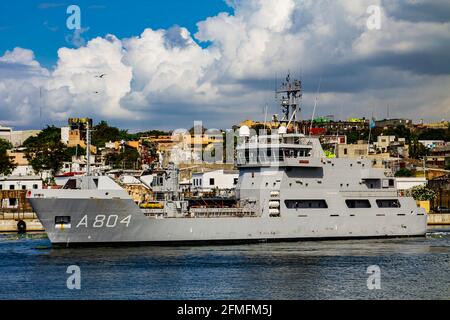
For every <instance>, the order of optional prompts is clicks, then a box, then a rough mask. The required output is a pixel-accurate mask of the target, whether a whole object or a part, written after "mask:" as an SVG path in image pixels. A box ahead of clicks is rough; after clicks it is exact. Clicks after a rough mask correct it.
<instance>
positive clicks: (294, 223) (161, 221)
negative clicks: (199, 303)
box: [30, 198, 426, 247]
mask: <svg viewBox="0 0 450 320" xmlns="http://www.w3.org/2000/svg"><path fill="white" fill-rule="evenodd" d="M30 202H31V204H32V206H33V208H34V209H35V211H36V213H37V215H38V216H39V219H40V220H41V222H42V224H43V226H44V228H45V230H46V233H47V234H48V237H49V239H50V241H51V242H52V244H53V245H55V246H64V247H68V246H87V245H89V246H109V245H137V244H145V245H196V244H199V245H200V244H224V243H227V244H234V243H236V244H237V243H258V242H280V241H300V240H330V239H363V238H387V237H415V236H424V235H425V234H426V215H425V214H423V213H422V211H420V213H418V211H417V210H411V211H409V208H408V209H406V208H404V209H403V210H401V211H395V210H389V209H388V210H384V212H383V211H380V210H379V209H378V210H376V209H355V210H352V211H351V212H348V211H346V212H336V211H333V210H331V209H326V210H304V211H303V210H302V211H301V212H297V211H295V212H290V213H289V214H283V215H281V216H280V217H267V216H266V217H265V216H263V217H242V218H239V217H208V218H188V217H186V218H157V217H148V216H146V215H145V214H144V213H143V212H142V211H141V210H140V209H139V207H138V206H137V205H136V204H135V203H134V202H133V201H132V200H131V199H56V198H50V199H49V198H42V199H39V198H34V199H30ZM416 209H417V208H416ZM218 210H220V209H218ZM339 211H340V210H339ZM56 217H70V221H69V222H68V221H66V223H65V224H62V223H61V224H60V223H56V222H59V221H56V220H57V218H56ZM67 222H68V223H67Z"/></svg>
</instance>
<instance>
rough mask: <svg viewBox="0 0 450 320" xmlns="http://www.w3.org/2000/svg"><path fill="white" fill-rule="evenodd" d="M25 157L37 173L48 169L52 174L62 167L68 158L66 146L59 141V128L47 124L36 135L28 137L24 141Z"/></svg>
mask: <svg viewBox="0 0 450 320" xmlns="http://www.w3.org/2000/svg"><path fill="white" fill-rule="evenodd" d="M23 145H24V147H26V152H25V154H26V158H27V159H28V161H29V162H30V165H31V166H32V167H33V170H34V171H35V172H37V173H42V172H43V171H44V170H49V171H50V174H51V175H52V176H54V175H55V174H56V173H57V172H58V171H59V170H60V169H61V167H62V165H63V162H64V161H69V160H70V155H69V153H68V151H67V147H66V145H65V144H64V143H62V142H61V130H60V129H59V128H56V127H55V126H51V127H50V126H48V127H47V128H45V129H44V130H42V131H41V133H39V135H37V136H36V137H30V138H28V139H27V140H25V142H24V144H23Z"/></svg>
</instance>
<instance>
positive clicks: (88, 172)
mask: <svg viewBox="0 0 450 320" xmlns="http://www.w3.org/2000/svg"><path fill="white" fill-rule="evenodd" d="M86 161H87V163H86V175H87V176H88V177H89V176H90V175H91V131H90V128H89V121H86Z"/></svg>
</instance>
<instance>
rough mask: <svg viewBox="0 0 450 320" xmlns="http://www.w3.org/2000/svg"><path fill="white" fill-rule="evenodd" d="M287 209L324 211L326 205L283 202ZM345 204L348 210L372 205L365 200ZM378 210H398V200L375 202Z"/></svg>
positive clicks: (324, 203)
mask: <svg viewBox="0 0 450 320" xmlns="http://www.w3.org/2000/svg"><path fill="white" fill-rule="evenodd" d="M284 203H285V204H286V207H287V208H288V209H326V208H328V204H327V202H326V201H325V200H285V201H284ZM345 204H346V205H347V207H348V208H349V209H358V208H371V207H372V205H371V203H370V201H369V200H367V199H357V200H356V199H348V200H345ZM376 204H377V206H378V208H400V206H401V205H400V202H399V201H398V199H381V200H376Z"/></svg>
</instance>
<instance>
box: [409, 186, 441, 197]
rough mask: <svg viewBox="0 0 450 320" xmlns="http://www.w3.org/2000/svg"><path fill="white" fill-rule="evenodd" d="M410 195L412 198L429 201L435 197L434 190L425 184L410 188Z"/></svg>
mask: <svg viewBox="0 0 450 320" xmlns="http://www.w3.org/2000/svg"><path fill="white" fill-rule="evenodd" d="M411 195H412V197H413V198H414V200H418V201H431V200H433V199H434V198H436V192H435V191H434V190H432V189H430V188H428V187H425V186H417V187H414V188H412V189H411Z"/></svg>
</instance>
